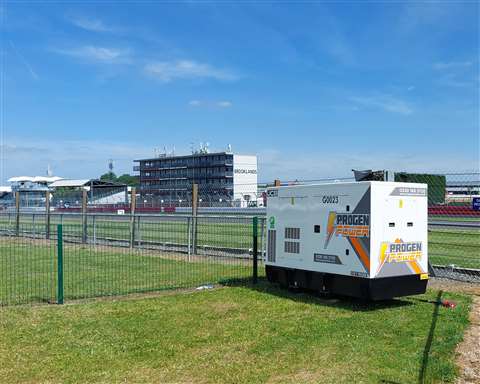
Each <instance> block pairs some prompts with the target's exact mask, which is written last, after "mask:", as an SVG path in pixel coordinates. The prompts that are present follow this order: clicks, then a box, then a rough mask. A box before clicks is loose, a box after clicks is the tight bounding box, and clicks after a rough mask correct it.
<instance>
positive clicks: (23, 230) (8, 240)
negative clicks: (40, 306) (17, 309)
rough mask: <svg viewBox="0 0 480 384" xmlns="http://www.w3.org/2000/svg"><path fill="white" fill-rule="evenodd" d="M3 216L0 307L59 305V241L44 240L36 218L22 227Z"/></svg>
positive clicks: (27, 219) (22, 224)
mask: <svg viewBox="0 0 480 384" xmlns="http://www.w3.org/2000/svg"><path fill="white" fill-rule="evenodd" d="M0 217H1V230H0V306H1V305H11V304H24V303H32V302H55V300H56V296H55V292H56V291H55V289H56V279H55V277H56V275H55V274H56V257H55V254H56V248H55V245H56V241H55V239H51V240H47V239H45V238H42V237H41V236H40V234H39V229H38V228H37V226H36V224H35V222H34V218H33V217H32V216H30V217H25V218H22V220H21V221H20V222H19V225H18V226H17V225H16V223H15V222H13V223H12V221H11V220H10V218H9V217H8V216H6V215H1V216H0Z"/></svg>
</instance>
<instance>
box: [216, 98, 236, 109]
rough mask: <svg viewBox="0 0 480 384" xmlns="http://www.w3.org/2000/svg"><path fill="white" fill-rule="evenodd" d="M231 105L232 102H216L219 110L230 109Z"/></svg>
mask: <svg viewBox="0 0 480 384" xmlns="http://www.w3.org/2000/svg"><path fill="white" fill-rule="evenodd" d="M232 105H233V104H232V102H231V101H227V100H223V101H218V102H217V106H218V107H220V108H230V107H231V106H232Z"/></svg>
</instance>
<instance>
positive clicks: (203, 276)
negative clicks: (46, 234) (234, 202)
mask: <svg viewBox="0 0 480 384" xmlns="http://www.w3.org/2000/svg"><path fill="white" fill-rule="evenodd" d="M63 260H64V262H63V268H64V294H65V299H67V300H68V299H77V298H85V297H94V296H106V295H121V294H127V293H134V292H148V291H158V290H163V289H175V288H183V287H194V286H196V285H200V284H208V283H211V284H213V283H219V282H222V281H225V280H229V279H237V278H239V279H245V278H250V277H251V275H252V267H251V262H248V261H244V260H238V259H237V260H236V259H224V258H215V257H208V258H205V257H192V258H191V259H190V261H188V256H187V255H183V254H182V255H179V254H169V253H158V252H148V251H138V250H133V251H131V250H129V249H121V248H120V249H119V248H112V247H97V248H94V247H90V246H85V247H84V246H81V245H75V246H71V245H65V248H64V259H63ZM259 272H260V274H261V273H263V269H262V270H260V271H259ZM56 300H57V265H56V253H55V247H54V244H53V242H52V243H51V244H50V245H49V244H48V242H47V241H44V240H40V241H39V240H37V241H34V240H27V239H22V238H19V239H13V240H5V239H4V240H3V241H0V305H2V304H3V305H6V304H19V303H28V302H56Z"/></svg>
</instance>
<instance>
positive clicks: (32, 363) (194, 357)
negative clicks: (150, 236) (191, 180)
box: [0, 283, 471, 384]
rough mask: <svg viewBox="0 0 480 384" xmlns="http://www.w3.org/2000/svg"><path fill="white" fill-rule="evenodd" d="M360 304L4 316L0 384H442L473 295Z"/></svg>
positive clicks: (239, 300) (238, 303) (268, 292)
mask: <svg viewBox="0 0 480 384" xmlns="http://www.w3.org/2000/svg"><path fill="white" fill-rule="evenodd" d="M437 298H438V293H437V292H433V291H431V292H429V293H428V294H426V295H421V296H416V297H409V298H405V299H403V300H396V301H390V302H385V303H377V304H362V303H361V302H358V301H351V300H328V301H326V300H322V299H318V298H315V297H313V296H310V295H307V294H293V293H289V292H288V291H284V290H279V289H277V288H275V287H272V286H269V285H266V284H263V283H262V284H260V285H259V286H258V287H257V288H255V289H254V288H252V287H229V288H223V289H215V290H211V291H203V292H193V293H179V294H175V295H166V296H162V297H156V298H146V299H139V300H127V301H121V300H119V301H107V302H89V303H83V304H75V305H65V306H39V307H7V308H3V309H1V310H0V377H1V378H2V382H5V383H11V384H14V383H26V382H28V383H40V382H41V383H65V384H67V383H232V384H233V383H235V384H242V383H248V384H250V383H295V384H297V383H312V384H313V383H335V384H338V383H417V382H423V383H433V382H436V383H440V382H442V383H443V382H451V381H452V380H453V379H454V378H455V374H456V368H455V365H454V357H455V353H454V349H455V346H456V345H457V343H458V342H459V341H461V339H462V335H463V332H464V330H465V327H466V326H467V324H468V320H467V318H468V308H469V306H470V301H471V300H470V298H469V297H468V296H464V295H459V294H448V293H445V294H443V296H442V298H449V299H454V300H456V301H457V303H458V306H457V307H456V308H455V309H453V310H452V309H446V308H443V307H441V306H437V305H435V304H434V302H435V301H436V300H437Z"/></svg>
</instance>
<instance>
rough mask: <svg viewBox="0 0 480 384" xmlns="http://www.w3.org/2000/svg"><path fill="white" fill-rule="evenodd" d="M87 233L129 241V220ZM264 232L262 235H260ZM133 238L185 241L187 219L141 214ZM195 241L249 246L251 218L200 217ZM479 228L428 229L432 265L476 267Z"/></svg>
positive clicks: (102, 221) (76, 225) (6, 223)
mask: <svg viewBox="0 0 480 384" xmlns="http://www.w3.org/2000/svg"><path fill="white" fill-rule="evenodd" d="M32 217H33V216H28V217H27V216H25V217H22V221H21V229H22V230H24V231H26V232H29V233H33V232H34V233H36V234H38V236H39V237H40V236H42V234H44V233H45V224H44V220H43V217H42V216H39V217H37V219H36V221H35V224H34V225H33V220H32ZM61 221H62V222H63V223H64V233H65V234H66V235H70V236H77V237H80V236H81V228H82V226H81V222H80V217H79V216H76V217H72V216H71V215H70V216H68V215H66V216H65V217H64V218H63V219H62V220H61ZM51 223H52V224H51V232H52V233H55V231H56V224H57V223H60V217H59V216H58V215H52V222H51ZM13 225H14V224H13V221H12V216H11V217H10V219H8V218H7V217H6V216H2V217H0V229H2V228H8V229H9V230H10V231H13ZM87 228H88V230H87V234H88V237H89V239H90V240H92V239H93V238H94V237H95V238H97V239H100V238H109V239H116V240H123V241H129V239H130V223H129V221H128V217H127V216H125V217H122V216H113V218H112V216H103V217H102V216H98V217H97V218H96V219H95V225H93V219H92V216H90V217H89V219H88V227H87ZM263 235H264V234H263ZM135 238H136V240H137V241H140V242H144V243H145V242H160V243H162V242H165V243H175V244H185V245H186V244H188V225H187V218H185V217H183V218H182V217H179V216H176V217H175V216H166V217H165V216H164V217H163V218H162V219H157V220H154V219H153V218H152V217H141V218H140V221H139V222H137V223H136V227H135ZM264 239H265V238H264V236H262V231H261V230H259V247H260V249H262V246H263V240H264ZM197 242H198V243H197V244H198V245H200V246H214V247H226V248H240V249H249V248H251V247H252V219H251V218H246V217H241V218H232V217H223V218H201V219H199V222H198V235H197ZM479 249H480V231H479V230H474V229H455V228H449V229H440V228H435V229H432V230H430V231H429V257H430V261H431V262H432V263H433V264H438V265H450V264H454V265H456V266H459V267H464V268H480V251H479Z"/></svg>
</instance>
